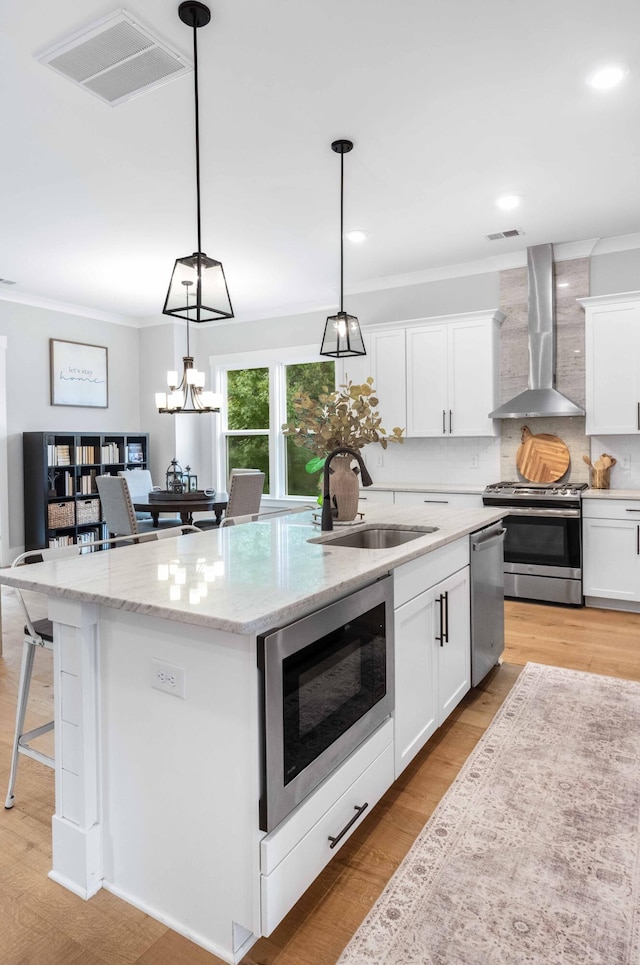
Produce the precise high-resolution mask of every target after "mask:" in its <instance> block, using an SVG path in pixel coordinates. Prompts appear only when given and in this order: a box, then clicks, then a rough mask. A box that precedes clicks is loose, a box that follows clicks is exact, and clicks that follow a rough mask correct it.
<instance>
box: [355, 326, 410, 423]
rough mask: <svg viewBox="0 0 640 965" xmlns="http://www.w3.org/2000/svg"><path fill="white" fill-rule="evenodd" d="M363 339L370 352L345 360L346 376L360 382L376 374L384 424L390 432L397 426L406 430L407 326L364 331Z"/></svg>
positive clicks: (375, 382)
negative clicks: (405, 335)
mask: <svg viewBox="0 0 640 965" xmlns="http://www.w3.org/2000/svg"><path fill="white" fill-rule="evenodd" d="M363 338H364V345H365V348H366V350H367V354H366V355H360V356H354V357H353V358H347V359H344V360H343V363H342V364H343V368H342V372H343V374H344V378H349V379H350V381H351V382H354V383H356V384H361V383H362V382H365V381H366V379H367V378H368V377H369V376H373V384H374V388H375V390H376V393H377V395H378V396H379V398H380V406H379V412H380V418H381V419H382V427H383V428H384V429H386V431H387V432H391V431H392V430H393V429H394V428H395V427H396V426H399V428H401V429H404V428H405V427H406V425H407V396H406V378H405V339H404V328H391V329H379V330H376V331H371V332H365V334H364V335H363ZM341 381H344V379H341Z"/></svg>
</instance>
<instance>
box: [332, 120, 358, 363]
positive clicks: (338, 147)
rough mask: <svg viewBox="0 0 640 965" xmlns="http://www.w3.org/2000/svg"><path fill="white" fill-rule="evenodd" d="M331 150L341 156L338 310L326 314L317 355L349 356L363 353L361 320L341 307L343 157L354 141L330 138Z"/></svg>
mask: <svg viewBox="0 0 640 965" xmlns="http://www.w3.org/2000/svg"><path fill="white" fill-rule="evenodd" d="M331 150H332V151H335V152H336V154H339V155H340V311H339V312H338V314H337V315H329V317H328V318H327V321H326V324H325V327H324V336H323V338H322V347H321V349H320V355H328V356H330V357H331V358H335V359H340V358H348V357H349V356H352V355H366V354H367V350H366V349H365V347H364V342H363V340H362V332H361V331H360V323H359V321H358V319H357V318H356V316H355V315H347V313H346V312H345V310H344V298H343V288H344V156H345V154H348V153H349V151H351V150H353V141H347V140H346V139H345V138H341V139H340V140H338V141H333V143H332V145H331Z"/></svg>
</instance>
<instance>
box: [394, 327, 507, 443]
mask: <svg viewBox="0 0 640 965" xmlns="http://www.w3.org/2000/svg"><path fill="white" fill-rule="evenodd" d="M503 317H504V316H503V315H502V313H501V312H495V313H491V314H487V313H484V312H482V313H477V312H474V313H473V314H471V315H465V316H456V317H455V318H454V319H441V320H438V321H433V322H430V323H429V324H427V325H423V326H417V327H410V328H407V436H443V435H445V436H491V435H495V434H496V432H497V428H496V425H497V423H496V422H495V420H493V419H490V418H489V412H491V411H492V409H494V408H495V407H496V405H497V404H498V390H499V361H498V360H499V326H500V322H501V320H502V318H503Z"/></svg>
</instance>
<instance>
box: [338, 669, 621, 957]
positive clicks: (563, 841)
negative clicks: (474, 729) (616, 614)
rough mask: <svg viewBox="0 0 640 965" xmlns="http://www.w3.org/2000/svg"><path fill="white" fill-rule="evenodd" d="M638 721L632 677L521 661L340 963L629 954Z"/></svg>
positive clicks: (618, 955) (617, 955) (614, 955)
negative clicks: (503, 697)
mask: <svg viewBox="0 0 640 965" xmlns="http://www.w3.org/2000/svg"><path fill="white" fill-rule="evenodd" d="M639 727H640V684H639V683H638V682H636V681H632V680H619V679H616V678H615V677H605V676H601V675H599V674H591V673H583V672H580V671H576V670H565V669H561V668H559V667H547V666H543V665H541V664H535V663H528V664H527V666H526V667H525V668H524V670H523V671H522V672H521V674H520V676H519V677H518V679H517V681H516V683H515V685H514V687H513V689H512V690H511V693H510V694H509V695H508V697H507V699H506V700H505V702H504V703H503V705H502V707H501V708H500V710H499V711H498V713H497V714H496V717H495V719H494V720H493V722H492V723H491V724H490V726H489V728H488V730H487V731H486V733H485V734H484V735H483V737H482V738H481V739H480V741H479V743H478V744H477V746H476V747H475V748H474V750H473V751H472V752H471V755H470V757H469V758H468V760H467V761H466V763H465V764H464V766H463V768H462V770H461V771H460V773H459V774H458V776H457V778H456V780H455V782H454V783H453V784H452V786H451V787H450V788H449V790H448V791H447V792H446V794H445V796H444V797H443V799H442V800H441V802H440V804H439V805H438V807H437V808H436V810H435V811H434V813H433V815H432V817H431V818H430V819H429V821H428V822H427V824H426V825H425V827H424V828H423V830H422V831H421V832H420V834H419V835H418V838H417V839H416V841H415V842H414V844H413V845H412V847H411V849H410V850H409V852H408V854H407V856H406V857H405V858H404V860H403V862H402V864H401V865H400V867H399V868H398V870H397V871H396V873H395V874H394V876H393V878H392V879H391V881H390V882H389V884H388V885H387V887H386V888H385V890H384V891H383V893H382V895H381V896H380V898H379V899H378V901H377V902H376V905H375V906H374V908H373V909H372V910H371V911H370V912H369V914H368V915H367V917H366V918H365V920H364V921H363V923H362V925H361V926H360V928H359V929H358V931H357V933H356V934H355V936H354V937H353V939H352V940H351V942H350V943H349V945H348V946H347V948H346V949H345V951H344V952H343V953H342V955H341V956H340V958H339V959H338V965H356V963H358V965H361V963H363V962H384V963H385V965H405V963H406V962H451V963H454V962H478V963H480V962H485V963H487V962H505V963H506V962H509V963H516V962H517V963H520V962H530V963H545V965H560V963H565V965H569V963H570V962H571V963H574V965H577V963H587V962H590V963H592V965H595V963H596V962H600V963H611V965H613V962H618V963H620V965H622V963H627V965H631V963H632V962H637V961H638V930H637V922H638V913H639V911H640V866H639V864H638V860H637V855H638V847H639V841H638V819H639V817H640V813H639V810H640V809H639V806H638V804H639V801H640V787H639V783H640V778H639V774H638V767H637V754H638V745H637V734H638V728H639ZM614 949H615V951H612V950H614Z"/></svg>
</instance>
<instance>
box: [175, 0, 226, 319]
mask: <svg viewBox="0 0 640 965" xmlns="http://www.w3.org/2000/svg"><path fill="white" fill-rule="evenodd" d="M178 16H179V17H180V19H181V20H182V22H183V23H186V24H187V26H188V27H192V28H193V77H194V90H195V116H196V210H197V219H198V250H197V251H194V252H193V254H191V255H185V257H184V258H178V259H176V263H175V265H174V267H173V274H172V276H171V283H170V284H169V291H168V292H167V297H166V299H165V303H164V308H163V309H162V313H163V315H173V316H174V318H186V319H189V318H190V319H191V321H194V322H210V321H212V320H213V319H216V318H233V308H232V307H231V299H230V297H229V290H228V288H227V282H226V279H225V277H224V269H223V267H222V265H221V263H220V262H219V261H216V260H215V258H208V257H207V255H205V254H204V252H203V251H202V240H201V230H200V118H199V104H198V41H197V31H198V27H204V26H206V24H208V23H209V21H210V20H211V11H210V10H209V8H208V7H207V6H205V4H204V3H197V2H196V0H189V2H187V3H181V4H180V6H179V7H178ZM185 282H186V283H188V284H185ZM190 286H193V287H191V289H190V290H191V291H192V292H195V295H196V299H195V303H193V302H192V304H191V306H187V303H186V298H185V293H186V292H187V291H189V288H190ZM189 307H190V308H191V310H192V311H193V310H194V309H195V317H194V316H193V315H191V316H190V315H189V314H188V308H189Z"/></svg>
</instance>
